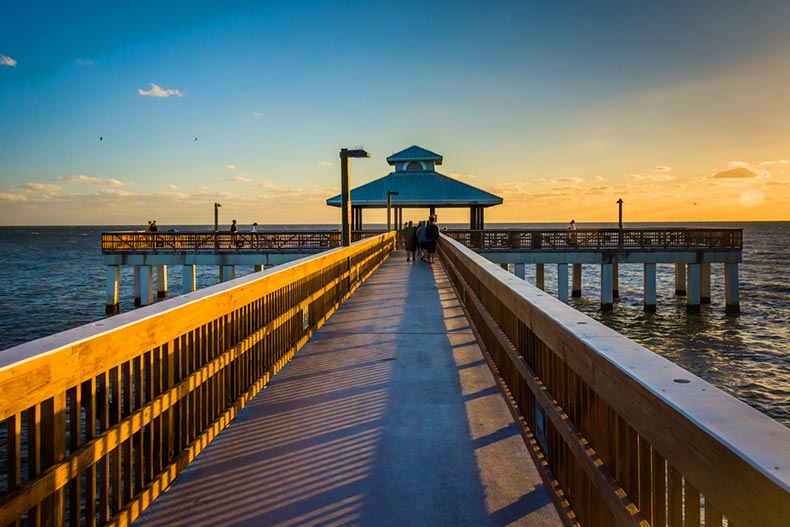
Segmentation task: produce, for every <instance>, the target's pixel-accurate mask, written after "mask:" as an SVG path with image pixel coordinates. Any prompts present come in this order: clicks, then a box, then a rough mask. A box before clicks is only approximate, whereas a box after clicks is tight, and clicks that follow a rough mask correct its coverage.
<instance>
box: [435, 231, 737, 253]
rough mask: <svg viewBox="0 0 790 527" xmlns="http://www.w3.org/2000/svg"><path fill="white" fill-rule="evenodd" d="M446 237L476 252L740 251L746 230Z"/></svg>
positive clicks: (461, 233)
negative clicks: (525, 250)
mask: <svg viewBox="0 0 790 527" xmlns="http://www.w3.org/2000/svg"><path fill="white" fill-rule="evenodd" d="M444 234H446V235H447V236H449V237H450V238H452V239H454V240H456V241H459V242H461V243H462V244H464V245H466V246H467V247H471V248H473V249H489V250H492V249H506V250H512V249H528V250H563V251H567V250H585V249H587V250H605V249H625V250H642V251H644V250H662V251H664V250H689V249H719V250H728V249H731V250H741V249H742V248H743V229H622V230H620V229H578V230H576V231H569V230H565V229H527V230H520V229H518V230H513V229H506V230H505V229H502V230H500V229H485V230H477V231H473V230H449V231H445V232H444Z"/></svg>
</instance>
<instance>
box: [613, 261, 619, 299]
mask: <svg viewBox="0 0 790 527" xmlns="http://www.w3.org/2000/svg"><path fill="white" fill-rule="evenodd" d="M612 298H620V265H619V264H616V263H614V264H612Z"/></svg>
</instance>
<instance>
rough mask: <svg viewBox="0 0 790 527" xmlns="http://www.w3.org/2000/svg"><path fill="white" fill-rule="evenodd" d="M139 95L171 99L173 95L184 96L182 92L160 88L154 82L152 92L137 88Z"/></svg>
mask: <svg viewBox="0 0 790 527" xmlns="http://www.w3.org/2000/svg"><path fill="white" fill-rule="evenodd" d="M137 93H139V94H140V95H142V96H143V97H170V96H171V95H177V96H178V97H183V96H184V94H183V92H181V90H171V89H166V88H162V87H161V86H158V85H156V84H154V83H153V82H152V83H151V89H150V90H144V89H142V88H137Z"/></svg>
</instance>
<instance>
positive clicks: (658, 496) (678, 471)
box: [439, 236, 790, 527]
mask: <svg viewBox="0 0 790 527" xmlns="http://www.w3.org/2000/svg"><path fill="white" fill-rule="evenodd" d="M439 254H440V257H441V259H442V262H443V264H444V266H445V268H446V269H447V272H448V275H449V276H450V279H451V281H452V282H453V284H454V287H455V288H456V291H457V292H458V296H459V298H460V299H461V301H462V303H463V305H464V306H465V309H466V310H467V313H468V315H469V316H470V318H471V320H472V321H473V324H474V328H475V331H476V333H477V335H478V340H479V342H480V344H481V347H482V348H483V349H484V351H485V352H486V355H487V358H488V360H489V363H490V365H491V366H492V369H493V370H494V371H495V373H496V374H497V376H498V378H499V382H500V383H501V386H502V388H503V391H504V392H505V393H506V394H507V396H508V400H509V402H510V406H511V411H512V412H513V414H514V416H515V417H516V420H517V423H521V424H522V425H523V428H522V432H523V434H524V436H525V439H526V440H527V442H528V444H529V445H530V447H531V451H532V453H533V454H534V457H535V461H536V464H537V465H538V466H539V468H541V467H542V469H543V475H544V481H545V482H546V487H547V488H548V489H552V488H554V489H558V492H557V493H556V499H555V501H556V502H557V503H558V505H560V506H561V509H562V508H570V509H571V510H572V511H573V513H572V516H573V517H574V521H578V522H579V524H581V525H584V526H591V525H592V526H608V525H632V526H634V525H639V526H648V525H660V526H665V525H695V526H698V525H700V518H701V517H704V518H705V526H706V527H710V526H716V527H721V526H722V525H723V523H722V519H723V518H726V519H727V520H728V524H727V525H729V526H733V525H735V526H746V525H755V526H757V525H760V526H763V525H771V526H781V525H788V518H789V517H790V430H788V429H787V428H785V427H784V426H782V425H781V424H779V423H778V422H776V421H774V420H772V419H770V418H769V417H767V416H765V415H763V414H761V413H759V412H758V411H757V410H754V409H753V408H751V407H749V406H747V405H746V404H744V403H742V402H740V401H738V400H736V399H735V398H733V397H732V396H730V395H727V394H726V393H724V392H722V391H721V390H719V389H717V388H715V387H714V386H712V385H710V384H708V383H707V382H705V381H703V380H702V379H700V378H698V377H696V376H694V375H693V374H691V373H690V372H688V371H686V370H684V369H682V368H680V367H679V366H676V365H674V364H672V363H671V362H669V361H668V360H666V359H664V358H662V357H660V356H658V355H656V354H655V353H653V352H651V351H649V350H647V349H645V348H644V347H642V346H640V345H638V344H636V343H634V342H632V341H630V340H629V339H627V338H626V337H623V336H622V335H620V334H618V333H616V332H615V331H613V330H611V329H609V328H607V327H605V326H603V325H602V324H600V323H598V322H596V321H595V320H593V319H591V318H589V317H587V316H586V315H584V314H582V313H580V312H578V311H576V310H575V309H573V308H571V307H570V306H568V305H566V304H564V303H562V302H560V301H559V300H557V299H555V298H553V297H551V296H550V295H547V294H545V293H544V292H543V291H541V290H539V289H537V288H535V287H533V286H532V285H530V284H528V283H526V282H525V281H524V280H521V279H519V278H517V277H516V276H514V275H512V274H510V273H508V272H506V271H505V270H503V269H501V268H500V267H499V266H498V265H497V264H494V263H491V262H490V261H488V260H486V259H485V258H483V257H482V256H480V255H478V254H476V253H474V252H473V251H471V250H469V249H467V248H466V247H464V246H463V245H461V244H460V243H458V242H456V241H454V240H452V239H450V238H449V237H447V236H444V237H442V239H441V241H440V243H439ZM572 523H573V522H572V521H570V520H569V521H568V524H572Z"/></svg>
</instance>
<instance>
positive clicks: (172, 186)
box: [167, 183, 178, 191]
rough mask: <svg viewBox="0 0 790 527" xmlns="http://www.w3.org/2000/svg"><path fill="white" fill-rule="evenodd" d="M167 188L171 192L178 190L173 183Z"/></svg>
mask: <svg viewBox="0 0 790 527" xmlns="http://www.w3.org/2000/svg"><path fill="white" fill-rule="evenodd" d="M167 188H168V189H170V190H173V191H175V190H178V186H177V185H174V184H173V183H168V185H167Z"/></svg>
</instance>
